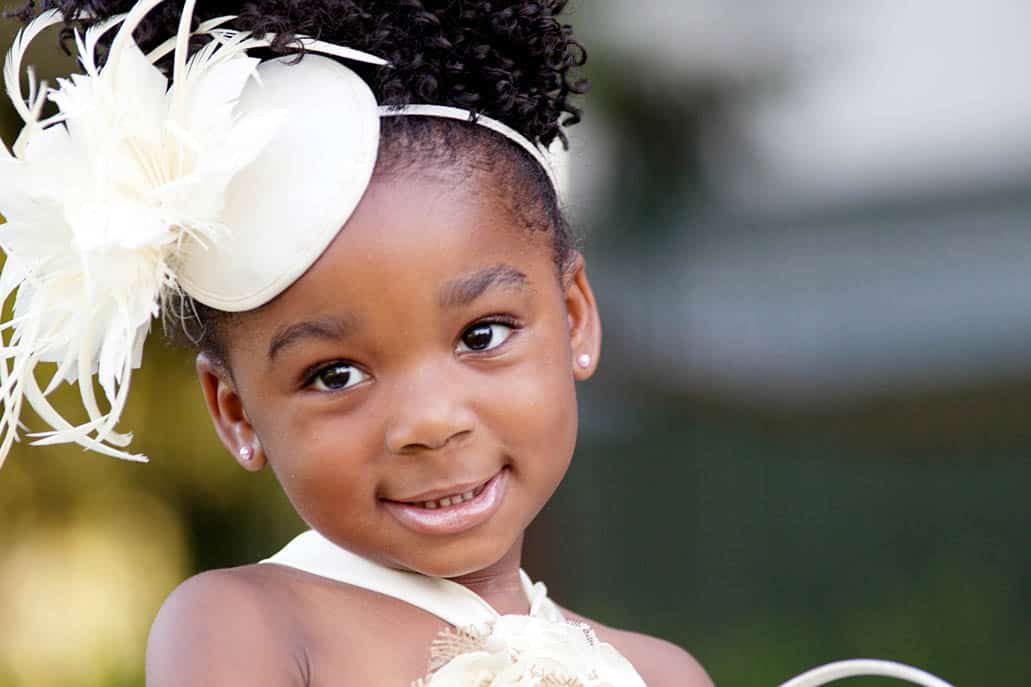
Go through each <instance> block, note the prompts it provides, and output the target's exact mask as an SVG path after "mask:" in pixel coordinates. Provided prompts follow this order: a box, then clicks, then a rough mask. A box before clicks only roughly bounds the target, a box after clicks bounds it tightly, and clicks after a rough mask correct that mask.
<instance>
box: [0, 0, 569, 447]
mask: <svg viewBox="0 0 1031 687" xmlns="http://www.w3.org/2000/svg"><path fill="white" fill-rule="evenodd" d="M160 2H162V0H140V1H139V2H138V3H137V4H136V5H135V6H133V8H132V9H131V10H130V11H129V12H128V13H127V14H124V15H119V16H117V17H111V18H109V19H105V20H103V21H99V22H97V23H96V24H94V25H93V26H91V27H90V28H89V29H87V30H86V31H85V32H84V33H82V32H79V31H78V30H76V31H75V32H74V37H75V45H76V51H77V53H78V58H79V62H80V64H81V65H82V68H83V73H81V74H74V75H72V76H70V77H69V78H66V79H58V81H57V84H56V86H55V87H49V86H48V85H47V84H46V83H40V82H37V80H36V79H35V75H34V73H33V71H32V68H31V67H30V68H28V69H27V70H26V72H27V77H28V92H27V93H25V92H23V90H22V85H21V64H22V60H23V57H24V54H25V51H26V49H27V47H28V45H29V43H31V41H32V40H33V39H35V38H36V37H37V36H38V35H39V34H40V33H41V32H42V31H43V30H44V29H46V28H48V27H50V26H53V25H55V24H58V23H61V22H63V21H64V18H63V16H62V15H61V13H60V12H59V11H57V10H50V11H47V12H44V13H42V14H41V15H40V16H39V17H37V18H36V19H35V20H33V21H32V22H30V23H29V24H28V25H26V26H25V27H24V28H23V29H22V30H21V31H20V32H19V33H18V35H17V36H16V37H15V39H14V42H13V44H12V47H11V50H10V52H9V53H8V55H7V59H6V61H5V63H4V81H5V84H6V88H7V93H8V95H9V97H10V99H11V101H12V103H13V104H14V108H15V110H16V111H17V112H18V114H19V116H20V117H21V118H22V120H23V121H24V123H25V125H24V127H23V129H22V131H21V133H20V134H19V136H18V138H17V140H16V141H15V143H14V145H13V147H12V149H11V151H8V150H7V149H6V148H4V147H3V146H0V213H2V214H3V216H4V217H5V218H6V220H7V223H6V224H4V225H2V226H0V248H2V249H3V251H4V253H5V254H6V261H5V262H4V266H3V270H2V272H0V304H2V303H6V302H7V301H8V300H9V299H10V298H11V297H12V296H13V297H14V311H13V317H12V318H11V319H10V320H9V321H7V322H5V323H3V324H2V325H0V331H6V332H7V334H6V341H5V342H3V345H2V346H0V403H2V404H3V414H2V416H0V465H2V464H3V461H4V458H5V457H6V456H7V453H8V452H9V451H10V448H11V445H12V442H14V441H16V440H17V439H18V432H19V430H20V429H21V427H22V425H21V423H20V421H19V418H20V415H21V409H22V406H23V403H25V402H27V403H28V404H29V405H30V406H31V407H32V408H33V410H34V411H35V412H36V414H37V415H39V416H40V418H41V419H42V420H43V421H44V422H45V423H46V424H47V425H48V426H49V427H50V429H49V430H48V431H45V432H41V433H34V434H31V435H30V436H31V437H32V438H33V439H34V441H33V442H32V443H33V444H36V445H47V444H58V443H76V444H79V445H80V446H82V447H84V448H86V449H89V450H92V451H95V452H98V453H102V454H105V455H108V456H113V457H116V458H122V459H127V460H136V461H145V460H146V457H145V456H143V455H140V454H134V453H130V452H129V451H127V450H126V447H127V446H128V444H129V442H130V440H131V435H128V434H121V433H119V432H117V431H115V426H116V424H117V422H118V419H119V418H120V416H121V414H122V410H123V409H124V407H125V403H126V397H127V394H128V391H129V383H130V379H131V376H132V371H133V370H134V369H136V368H138V367H139V365H140V362H141V356H142V350H143V343H144V341H145V339H146V336H147V333H148V332H149V330H150V326H151V322H152V320H153V319H154V318H155V317H157V316H159V315H163V316H165V317H169V316H170V315H171V316H174V313H169V311H168V310H169V309H168V308H167V307H165V306H166V304H167V303H168V302H169V299H170V297H171V296H173V295H175V294H177V293H180V292H182V293H185V294H187V295H189V296H190V297H192V298H193V299H195V300H197V301H199V302H200V303H203V304H204V305H207V306H210V307H212V308H217V309H220V310H227V311H233V312H238V311H243V310H251V309H253V308H257V307H259V306H261V305H263V304H265V303H267V302H269V301H270V300H272V299H273V298H275V297H276V296H277V295H279V294H280V293H282V292H283V291H284V290H285V289H286V288H287V287H288V286H289V285H290V284H292V283H293V282H294V281H295V280H296V279H297V278H298V277H300V276H301V275H302V274H303V273H304V272H305V271H306V270H307V269H308V268H309V267H310V266H311V265H312V264H313V263H314V262H315V261H316V260H317V259H318V257H319V256H320V255H321V254H322V252H323V251H324V250H325V248H326V247H327V246H328V245H329V243H330V241H332V239H333V237H334V236H336V234H337V232H338V231H339V230H340V228H341V227H342V226H343V225H344V224H345V223H346V222H347V220H348V218H349V217H350V216H351V214H352V212H353V211H354V209H355V208H356V207H357V205H358V203H359V201H360V200H361V198H362V195H363V194H364V192H365V190H366V188H367V187H368V184H369V181H370V179H371V177H372V171H373V168H374V166H375V163H376V153H377V150H378V146H379V120H380V117H384V116H405V115H420V116H431V117H444V118H448V119H457V120H464V121H468V122H471V123H474V124H477V125H480V126H484V127H486V128H488V129H490V130H492V131H495V132H497V133H498V134H501V135H502V136H504V137H506V138H507V139H508V140H510V141H512V142H514V143H515V144H516V145H518V146H519V147H520V148H522V149H523V150H525V151H526V152H527V153H529V154H530V155H531V156H532V157H533V158H534V159H535V160H536V161H537V162H538V163H539V164H540V165H541V167H542V168H543V169H544V171H545V172H546V174H547V175H548V178H549V179H550V180H551V183H552V184H553V185H554V186H555V187H556V191H557V189H558V186H557V180H556V176H555V173H554V171H553V170H552V168H551V165H550V164H549V163H548V159H547V158H546V157H545V156H544V154H543V153H542V151H541V150H540V149H539V148H538V147H537V146H536V145H534V144H533V143H532V142H530V141H529V140H528V139H527V138H526V137H524V136H522V135H521V134H519V133H518V132H516V131H515V130H513V129H511V128H510V127H508V126H506V125H504V124H502V123H501V122H498V121H495V120H493V119H490V118H488V117H484V116H482V115H475V114H474V113H472V112H469V111H466V110H461V109H458V108H450V107H442V106H436V105H409V106H407V107H402V108H385V107H380V106H379V105H378V103H377V102H376V99H375V97H374V95H373V93H372V91H371V90H370V88H369V87H368V85H367V84H366V83H365V82H364V81H363V80H362V79H361V78H359V77H358V76H357V74H355V73H354V72H353V71H352V70H351V69H349V68H348V67H347V66H345V65H344V64H341V63H340V62H339V61H337V60H333V59H330V58H328V57H324V56H322V55H330V56H332V57H336V58H342V59H344V60H351V61H359V62H365V63H369V64H378V65H382V64H386V61H385V60H383V59H381V58H379V57H376V56H374V55H370V54H368V53H364V52H361V51H358V50H353V49H350V48H346V47H343V46H337V45H333V44H330V43H326V42H323V41H319V40H316V39H313V38H310V37H305V36H301V37H300V38H299V43H300V45H301V46H303V49H304V50H305V51H306V52H311V53H321V55H319V54H315V55H309V56H307V57H306V58H305V59H304V60H300V61H297V60H295V59H293V58H289V57H279V58H274V59H269V60H265V61H261V60H258V59H255V58H252V57H249V56H248V54H247V51H248V50H251V49H254V48H263V47H268V46H270V45H271V42H272V39H273V36H271V35H266V36H250V35H248V34H245V33H242V32H238V31H233V30H229V29H225V28H222V27H223V26H224V25H225V24H226V23H227V22H229V21H231V20H232V19H234V17H233V16H225V17H218V18H215V19H211V20H208V21H205V22H202V23H201V24H200V25H199V26H198V27H197V30H196V31H191V29H190V26H191V20H192V16H193V7H194V3H195V0H186V2H185V3H184V7H183V12H182V18H181V20H180V24H179V28H178V31H177V33H176V35H175V36H174V37H173V38H171V39H169V40H168V41H166V42H165V43H163V44H162V45H160V46H158V47H157V48H156V49H154V50H152V51H151V52H150V53H148V54H146V55H145V54H144V53H143V52H142V51H141V50H140V48H139V46H138V45H137V44H136V43H135V41H134V40H133V38H132V32H133V30H134V29H135V28H136V27H137V26H138V25H139V23H140V22H141V21H142V20H143V18H144V17H145V16H146V15H147V13H148V12H149V11H150V10H151V9H153V8H154V7H155V6H157V5H158V4H159V3H160ZM116 27H117V28H118V31H117V33H116V34H115V36H114V38H113V40H112V42H111V46H110V49H109V51H108V54H107V59H106V61H105V64H104V66H103V68H101V67H98V66H97V63H96V57H95V53H96V46H97V45H98V43H99V41H100V39H101V38H103V36H104V35H106V34H107V33H108V32H109V31H111V30H113V29H115V28H116ZM195 35H207V36H209V37H210V39H211V40H209V41H208V42H207V43H206V44H205V45H204V46H203V47H201V48H200V49H199V50H197V51H196V52H195V53H194V54H193V55H188V52H189V43H190V38H191V37H193V36H195ZM169 54H171V55H172V75H171V79H168V78H167V77H166V76H165V75H164V73H162V72H161V70H159V69H158V68H157V67H156V66H155V63H156V62H157V61H158V60H160V59H162V58H163V57H165V56H167V55H169ZM47 100H50V101H51V102H53V103H54V104H55V105H57V108H58V112H57V113H56V114H54V115H52V116H49V117H46V118H43V116H42V111H43V106H44V104H45V103H46V101H47ZM284 179H286V180H290V179H303V180H304V182H303V183H298V184H289V183H287V184H284V183H283V180H284ZM273 247H274V248H273ZM180 316H181V314H180ZM42 362H48V363H56V370H55V372H54V374H53V377H52V378H51V379H50V380H49V381H48V382H47V383H46V384H45V385H40V383H39V381H38V380H37V379H36V377H35V375H34V371H35V368H36V365H37V364H39V363H42ZM94 375H96V377H97V381H98V383H99V385H100V388H101V390H102V392H103V394H104V397H105V400H106V403H107V406H108V409H107V411H106V412H105V411H102V410H101V408H100V404H99V403H98V399H97V398H96V394H95V392H94V388H93V376H94ZM62 382H69V383H75V384H77V386H78V389H79V396H80V399H81V401H82V405H83V408H84V409H85V411H86V414H87V416H88V419H87V420H86V421H85V422H83V423H81V424H78V425H73V424H72V423H70V422H68V421H67V420H66V419H65V418H64V417H63V416H62V415H61V414H60V413H59V412H58V411H57V410H56V409H55V408H54V407H53V405H52V404H51V403H50V401H49V398H48V397H49V395H50V394H51V392H53V391H54V390H55V389H56V388H57V387H58V386H60V384H61V383H62Z"/></svg>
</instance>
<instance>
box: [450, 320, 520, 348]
mask: <svg viewBox="0 0 1031 687" xmlns="http://www.w3.org/2000/svg"><path fill="white" fill-rule="evenodd" d="M495 324H496V325H501V326H502V327H508V328H509V329H511V330H512V331H511V333H509V335H508V336H507V337H505V340H504V341H502V342H501V343H499V344H497V345H496V346H494V347H492V348H487V349H483V350H476V349H469V350H467V351H462V350H459V346H460V345H461V344H462V339H463V338H464V337H465V335H466V334H467V333H468V332H469V331H470V330H472V329H475V328H476V327H483V326H490V325H495ZM522 328H523V324H522V322H520V321H519V320H517V319H516V318H514V317H512V316H511V315H488V316H487V317H484V318H483V319H479V320H476V321H475V322H472V323H471V324H468V325H466V326H465V327H464V328H463V329H462V333H461V334H459V335H458V341H456V342H455V349H456V350H457V351H458V352H459V353H465V354H477V353H479V354H483V355H491V354H493V353H494V352H495V351H497V350H498V349H499V348H501V347H502V346H504V345H505V344H507V343H508V342H509V341H510V340H511V338H512V335H513V334H515V333H516V332H517V331H519V330H520V329H522Z"/></svg>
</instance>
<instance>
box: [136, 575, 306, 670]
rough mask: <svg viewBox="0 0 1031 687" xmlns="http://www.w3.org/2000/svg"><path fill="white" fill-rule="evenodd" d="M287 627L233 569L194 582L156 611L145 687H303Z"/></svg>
mask: <svg viewBox="0 0 1031 687" xmlns="http://www.w3.org/2000/svg"><path fill="white" fill-rule="evenodd" d="M294 653H295V652H294V647H292V646H291V642H290V640H289V638H288V633H287V631H286V629H285V628H284V619H283V618H282V617H279V618H276V617H274V615H273V614H272V613H270V609H269V608H268V605H267V600H265V602H264V603H263V599H262V594H261V589H260V587H258V586H257V585H255V584H253V583H252V582H250V581H248V580H246V579H244V578H242V577H241V576H240V575H238V574H236V573H234V571H231V570H217V571H212V572H208V573H203V574H201V575H198V576H196V577H193V578H191V579H189V580H187V581H186V582H184V583H183V584H182V585H180V586H179V588H177V589H176V590H175V591H174V592H172V594H171V595H170V596H169V597H168V599H167V600H166V601H165V603H164V605H163V606H162V607H161V610H160V611H159V612H158V615H157V618H156V619H155V620H154V625H153V626H152V627H151V630H150V638H149V639H148V641H147V666H146V671H147V687H186V686H187V685H188V686H189V687H206V686H207V685H212V686H215V685H217V686H218V687H232V686H233V685H248V686H254V687H285V686H286V685H301V684H304V670H303V667H304V666H303V662H302V663H301V664H300V665H299V664H298V661H297V660H296V657H295V656H294Z"/></svg>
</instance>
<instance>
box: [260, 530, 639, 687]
mask: <svg viewBox="0 0 1031 687" xmlns="http://www.w3.org/2000/svg"><path fill="white" fill-rule="evenodd" d="M261 562H262V563H277V564H279V565H285V566H288V567H291V568H296V569H297V570H303V571H304V572H308V573H311V574H313V575H318V576H320V577H325V578H328V579H331V580H336V581H338V582H344V583H346V584H350V585H353V586H355V587H361V588H363V589H368V590H370V591H373V592H378V593H380V594H384V595H386V596H390V597H393V598H396V599H400V600H401V601H404V602H407V603H409V604H412V605H413V606H416V607H418V608H421V609H423V610H424V611H427V612H429V613H432V614H433V615H435V616H437V617H439V618H440V619H442V620H444V621H445V622H447V623H448V624H449V625H450V627H449V628H447V629H445V630H444V631H443V632H442V633H441V634H440V636H439V637H438V638H437V640H435V641H434V642H433V645H432V646H430V647H427V651H426V654H427V657H428V658H429V661H428V673H427V675H426V677H425V678H423V679H421V680H418V681H416V682H415V683H413V686H417V687H646V686H645V683H644V680H643V679H642V678H641V676H640V675H639V674H638V673H637V671H636V670H635V669H634V668H633V666H632V665H631V664H630V662H629V661H628V660H627V659H626V658H624V657H623V656H622V654H620V653H619V652H618V651H616V649H615V648H614V647H612V645H610V644H607V643H604V642H601V641H599V640H598V638H597V637H596V636H595V634H594V632H593V631H592V630H591V629H590V627H589V626H587V625H585V624H584V623H576V622H571V621H567V620H566V619H565V618H564V617H563V615H562V612H561V611H560V610H559V608H558V606H556V605H555V604H554V602H552V601H551V599H549V598H548V593H547V589H546V588H545V586H544V585H543V584H542V583H540V582H537V583H536V584H534V583H533V582H532V581H531V580H530V578H529V576H527V574H526V573H525V572H524V571H522V570H520V571H519V577H520V580H521V581H522V584H523V591H524V592H525V594H526V599H527V602H528V603H529V606H530V612H529V614H528V615H500V614H498V612H497V611H495V610H494V609H493V608H492V607H491V606H490V604H488V603H487V602H486V601H485V600H484V599H483V598H481V597H480V596H479V595H478V594H476V593H475V592H473V591H472V590H470V589H468V588H467V587H464V586H462V585H460V584H458V583H457V582H452V581H451V580H447V579H443V578H439V577H427V576H426V575H420V574H418V573H414V572H407V571H403V570H395V569H393V568H388V567H386V566H383V565H380V564H379V563H375V562H373V561H370V560H368V559H365V558H362V557H361V556H358V555H356V554H353V553H351V552H350V551H348V550H346V549H343V548H341V547H339V546H337V545H336V544H334V543H333V542H331V541H329V540H328V539H326V538H325V537H323V536H322V535H320V534H319V533H317V532H315V531H314V530H309V531H307V532H304V533H303V534H300V535H298V536H297V537H296V538H295V539H294V540H293V541H291V542H290V543H289V544H287V545H286V546H285V547H284V548H283V549H282V550H281V551H279V552H278V553H277V554H275V555H274V556H272V557H271V558H267V559H265V560H263V561H261Z"/></svg>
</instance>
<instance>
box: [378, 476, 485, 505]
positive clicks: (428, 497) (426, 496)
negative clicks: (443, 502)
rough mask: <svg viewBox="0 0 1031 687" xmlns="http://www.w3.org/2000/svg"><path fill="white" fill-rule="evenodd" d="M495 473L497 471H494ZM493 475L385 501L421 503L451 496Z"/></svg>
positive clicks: (474, 486)
mask: <svg viewBox="0 0 1031 687" xmlns="http://www.w3.org/2000/svg"><path fill="white" fill-rule="evenodd" d="M494 474H497V473H494ZM493 478H494V475H491V476H490V477H488V478H486V479H481V480H478V481H476V482H462V483H461V484H455V485H454V486H450V487H444V488H443V489H433V490H431V491H424V492H422V493H420V494H416V495H415V496H407V497H405V498H403V499H387V501H398V502H400V503H422V502H424V501H436V500H437V499H440V498H443V497H445V496H452V495H454V494H464V493H466V492H468V491H472V490H474V489H476V488H477V487H480V486H482V485H484V484H486V483H487V482H489V481H491V480H492V479H493Z"/></svg>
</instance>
